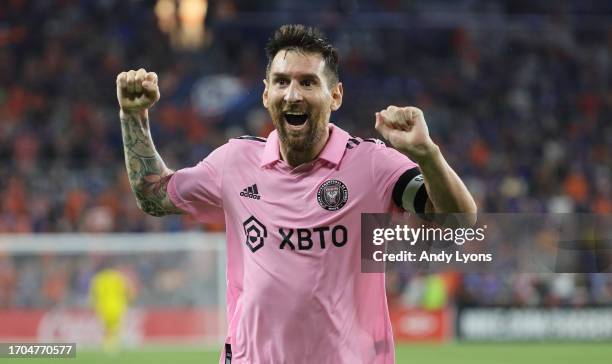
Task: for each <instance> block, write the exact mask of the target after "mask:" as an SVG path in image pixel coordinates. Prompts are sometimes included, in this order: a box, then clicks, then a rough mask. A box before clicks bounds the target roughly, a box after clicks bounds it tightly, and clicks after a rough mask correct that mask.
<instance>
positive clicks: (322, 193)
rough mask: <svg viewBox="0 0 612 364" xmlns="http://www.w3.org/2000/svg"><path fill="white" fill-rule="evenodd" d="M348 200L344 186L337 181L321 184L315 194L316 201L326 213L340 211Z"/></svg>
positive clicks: (331, 180) (332, 180)
mask: <svg viewBox="0 0 612 364" xmlns="http://www.w3.org/2000/svg"><path fill="white" fill-rule="evenodd" d="M347 200H348V189H347V188H346V185H345V184H344V183H342V182H341V181H338V180H337V179H330V180H328V181H325V182H323V184H322V185H321V186H320V187H319V191H318V192H317V201H318V202H319V205H321V207H322V208H324V209H325V210H327V211H337V210H340V209H341V208H342V207H343V206H344V205H345V204H346V201H347Z"/></svg>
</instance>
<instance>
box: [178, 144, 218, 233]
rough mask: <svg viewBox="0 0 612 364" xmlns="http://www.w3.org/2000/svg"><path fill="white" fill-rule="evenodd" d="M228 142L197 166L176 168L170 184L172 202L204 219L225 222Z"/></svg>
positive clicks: (203, 220)
mask: <svg viewBox="0 0 612 364" xmlns="http://www.w3.org/2000/svg"><path fill="white" fill-rule="evenodd" d="M228 149H229V144H224V145H222V146H221V147H219V148H217V149H215V150H214V151H213V152H212V153H210V154H209V155H208V156H207V157H206V158H205V159H204V160H202V161H201V162H199V163H198V164H197V165H195V166H193V167H189V168H183V169H180V170H178V171H176V172H175V173H174V174H173V175H172V177H171V178H170V182H169V183H168V195H169V197H170V201H172V203H173V204H174V205H175V206H176V207H178V208H179V209H181V210H183V211H185V212H186V213H188V214H190V215H192V216H193V217H195V218H196V219H197V220H199V221H202V222H223V219H224V214H223V196H222V190H223V168H224V164H225V159H226V158H227V154H228Z"/></svg>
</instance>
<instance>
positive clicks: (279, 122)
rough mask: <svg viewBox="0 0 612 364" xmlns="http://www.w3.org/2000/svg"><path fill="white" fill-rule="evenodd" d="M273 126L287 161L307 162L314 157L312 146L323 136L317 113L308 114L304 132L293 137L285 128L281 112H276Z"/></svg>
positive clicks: (293, 162)
mask: <svg viewBox="0 0 612 364" xmlns="http://www.w3.org/2000/svg"><path fill="white" fill-rule="evenodd" d="M277 115H278V118H276V121H275V124H276V125H275V126H276V130H277V131H278V138H279V139H280V142H281V145H282V146H283V147H284V152H285V155H286V158H287V163H288V164H289V165H292V166H298V165H300V164H303V163H306V162H309V161H311V160H313V159H314V157H316V155H314V148H315V146H316V145H318V143H319V142H320V141H321V139H323V137H324V136H325V130H324V128H322V127H320V126H319V124H318V122H317V121H313V120H317V119H318V118H319V117H320V116H319V115H310V116H309V120H308V121H306V123H307V124H308V125H307V126H306V132H305V133H304V134H303V135H300V136H299V137H297V138H295V137H292V136H291V132H290V131H288V130H287V128H286V126H287V125H286V124H285V120H284V118H283V115H282V113H278V114H277Z"/></svg>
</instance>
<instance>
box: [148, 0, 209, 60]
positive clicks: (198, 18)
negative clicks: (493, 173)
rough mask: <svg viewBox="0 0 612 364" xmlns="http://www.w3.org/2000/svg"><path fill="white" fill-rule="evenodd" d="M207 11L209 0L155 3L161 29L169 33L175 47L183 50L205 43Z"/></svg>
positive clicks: (197, 47)
mask: <svg viewBox="0 0 612 364" xmlns="http://www.w3.org/2000/svg"><path fill="white" fill-rule="evenodd" d="M207 13H208V0H158V1H157V3H156V4H155V15H156V16H157V25H158V26H159V29H160V30H161V31H162V32H163V33H166V34H168V36H169V37H170V44H171V45H172V46H173V47H175V48H178V49H183V50H196V49H199V48H201V47H202V46H203V45H204V43H205V41H206V27H205V24H204V19H205V18H206V14H207Z"/></svg>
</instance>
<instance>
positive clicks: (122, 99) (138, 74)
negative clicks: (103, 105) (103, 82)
mask: <svg viewBox="0 0 612 364" xmlns="http://www.w3.org/2000/svg"><path fill="white" fill-rule="evenodd" d="M159 96H160V95H159V86H157V74H156V73H155V72H147V71H145V70H144V68H141V69H139V70H138V71H134V70H130V71H128V72H121V73H120V74H119V75H118V76H117V100H118V101H119V106H120V107H121V109H122V110H124V111H142V110H146V109H148V108H150V107H151V106H153V104H155V103H156V102H157V100H159Z"/></svg>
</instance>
